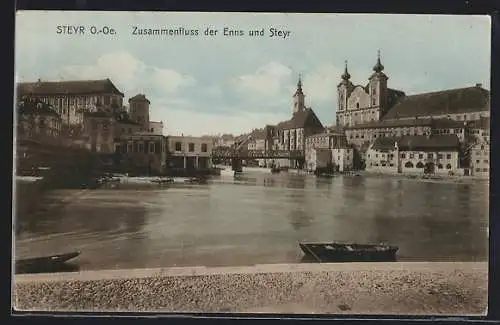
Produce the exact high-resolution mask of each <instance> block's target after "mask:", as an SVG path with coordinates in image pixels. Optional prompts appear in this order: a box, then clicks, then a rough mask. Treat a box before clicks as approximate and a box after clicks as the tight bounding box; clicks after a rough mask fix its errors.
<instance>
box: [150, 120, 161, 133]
mask: <svg viewBox="0 0 500 325" xmlns="http://www.w3.org/2000/svg"><path fill="white" fill-rule="evenodd" d="M149 133H152V134H155V135H163V121H160V122H155V121H149Z"/></svg>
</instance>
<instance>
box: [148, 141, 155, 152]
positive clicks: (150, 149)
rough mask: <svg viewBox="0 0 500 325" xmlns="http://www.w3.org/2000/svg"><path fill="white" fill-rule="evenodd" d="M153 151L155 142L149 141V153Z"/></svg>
mask: <svg viewBox="0 0 500 325" xmlns="http://www.w3.org/2000/svg"><path fill="white" fill-rule="evenodd" d="M154 152H155V143H154V142H150V143H149V153H154Z"/></svg>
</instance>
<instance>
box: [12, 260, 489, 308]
mask: <svg viewBox="0 0 500 325" xmlns="http://www.w3.org/2000/svg"><path fill="white" fill-rule="evenodd" d="M487 278H488V264H487V263H486V262H484V263H481V262H467V263H453V262H447V263H420V262H413V263H412V262H408V263H400V262H397V263H343V264H337V263H328V264H277V265H256V266H248V267H216V268H206V267H189V268H162V269H138V270H110V271H85V272H76V273H59V274H34V275H17V276H15V277H14V286H13V288H14V289H13V290H14V291H13V304H14V307H15V309H16V310H24V311H35V310H39V311H80V312H82V311H101V312H106V311H107V312H118V311H129V312H130V311H131V312H140V311H150V312H170V313H172V312H173V313H190V312H203V313H221V312H222V313H266V314H275V313H285V314H389V315H391V314H392V315H395V314H399V315H401V314H402V315H484V314H485V313H486V311H487V300H488V298H487V287H488V280H487Z"/></svg>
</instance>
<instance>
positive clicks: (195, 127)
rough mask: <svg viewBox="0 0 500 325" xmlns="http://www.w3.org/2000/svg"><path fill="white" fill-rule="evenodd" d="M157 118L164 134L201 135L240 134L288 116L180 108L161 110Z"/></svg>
mask: <svg viewBox="0 0 500 325" xmlns="http://www.w3.org/2000/svg"><path fill="white" fill-rule="evenodd" d="M161 111H162V112H164V114H162V116H161V117H160V116H159V118H158V119H160V120H163V121H166V130H165V133H166V134H170V135H180V134H184V135H192V136H201V135H207V134H218V133H221V132H223V133H233V134H241V133H242V132H247V131H249V130H252V129H254V128H261V127H263V126H265V125H266V124H272V123H276V122H278V121H281V120H284V119H286V118H288V117H287V116H285V115H283V114H279V113H270V112H268V113H262V112H260V113H259V112H241V111H240V112H239V114H238V115H226V114H213V113H199V112H198V113H195V112H192V111H187V110H182V109H169V110H161Z"/></svg>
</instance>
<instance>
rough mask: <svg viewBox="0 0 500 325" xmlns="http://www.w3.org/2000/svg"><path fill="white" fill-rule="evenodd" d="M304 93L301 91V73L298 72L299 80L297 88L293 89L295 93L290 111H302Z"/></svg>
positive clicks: (303, 107)
mask: <svg viewBox="0 0 500 325" xmlns="http://www.w3.org/2000/svg"><path fill="white" fill-rule="evenodd" d="M304 97H305V95H304V93H303V92H302V75H301V74H299V81H298V82H297V90H296V91H295V94H294V95H293V108H292V111H293V112H294V113H296V112H299V111H303V110H304V109H305V106H304V103H305V101H304Z"/></svg>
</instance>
